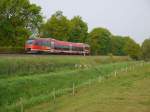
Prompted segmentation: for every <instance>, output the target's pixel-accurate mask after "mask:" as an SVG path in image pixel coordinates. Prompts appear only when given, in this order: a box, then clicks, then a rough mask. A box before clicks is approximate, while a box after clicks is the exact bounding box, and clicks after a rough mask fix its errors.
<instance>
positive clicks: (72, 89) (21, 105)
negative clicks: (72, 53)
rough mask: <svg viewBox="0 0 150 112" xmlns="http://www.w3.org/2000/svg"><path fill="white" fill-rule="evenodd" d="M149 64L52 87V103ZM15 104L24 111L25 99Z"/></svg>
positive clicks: (132, 66)
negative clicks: (80, 89) (86, 87)
mask: <svg viewBox="0 0 150 112" xmlns="http://www.w3.org/2000/svg"><path fill="white" fill-rule="evenodd" d="M148 64H150V62H140V63H139V62H137V63H135V64H134V65H130V66H126V67H125V68H121V69H120V70H118V71H113V72H112V73H110V74H109V75H107V77H106V76H99V77H97V78H95V79H89V80H88V81H86V82H84V83H82V84H80V85H76V83H74V82H73V83H72V86H71V87H69V88H65V89H59V90H56V88H53V90H52V92H51V93H50V97H51V99H52V101H53V102H54V104H56V103H57V102H56V99H57V98H58V97H59V96H60V95H62V94H68V93H69V94H71V96H72V97H73V96H75V95H76V92H77V91H78V89H79V88H81V87H84V86H89V87H90V86H91V85H92V84H93V83H94V82H98V83H101V82H102V81H103V80H105V79H106V78H111V77H118V75H120V74H121V73H128V72H129V71H134V70H135V68H136V67H143V66H144V65H148ZM16 106H17V107H18V108H19V109H20V112H24V110H25V101H24V99H23V98H20V103H19V104H18V103H17V104H16Z"/></svg>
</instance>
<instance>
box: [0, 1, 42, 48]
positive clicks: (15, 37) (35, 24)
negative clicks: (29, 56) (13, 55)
mask: <svg viewBox="0 0 150 112" xmlns="http://www.w3.org/2000/svg"><path fill="white" fill-rule="evenodd" d="M40 11H41V8H40V7H39V6H36V5H35V4H30V2H29V0H1V2H0V41H1V42H0V46H23V45H24V43H25V40H26V39H27V38H28V37H29V35H30V34H31V29H34V28H39V27H40V24H41V22H42V16H41V14H40Z"/></svg>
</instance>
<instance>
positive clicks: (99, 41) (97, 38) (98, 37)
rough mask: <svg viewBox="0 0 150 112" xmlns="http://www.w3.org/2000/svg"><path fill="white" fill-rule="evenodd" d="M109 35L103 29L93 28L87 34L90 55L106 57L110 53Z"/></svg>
mask: <svg viewBox="0 0 150 112" xmlns="http://www.w3.org/2000/svg"><path fill="white" fill-rule="evenodd" d="M110 38H111V33H110V32H109V30H107V29H105V28H95V29H93V30H92V31H91V32H90V33H89V39H88V42H89V44H90V45H91V52H92V54H96V55H97V54H101V55H107V54H108V53H110V45H111V44H110V42H111V41H110Z"/></svg>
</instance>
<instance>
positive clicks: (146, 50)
mask: <svg viewBox="0 0 150 112" xmlns="http://www.w3.org/2000/svg"><path fill="white" fill-rule="evenodd" d="M142 57H143V59H145V60H150V38H149V39H146V40H144V42H143V43H142Z"/></svg>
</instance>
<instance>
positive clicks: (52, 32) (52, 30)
mask: <svg viewBox="0 0 150 112" xmlns="http://www.w3.org/2000/svg"><path fill="white" fill-rule="evenodd" d="M69 22H70V21H69V20H68V19H67V17H65V16H63V12H62V11H57V12H56V13H54V14H53V15H52V17H51V18H50V19H49V20H48V21H47V22H46V23H45V24H44V25H43V29H42V33H43V37H52V38H55V39H59V40H68V39H69V31H70V24H69Z"/></svg>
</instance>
